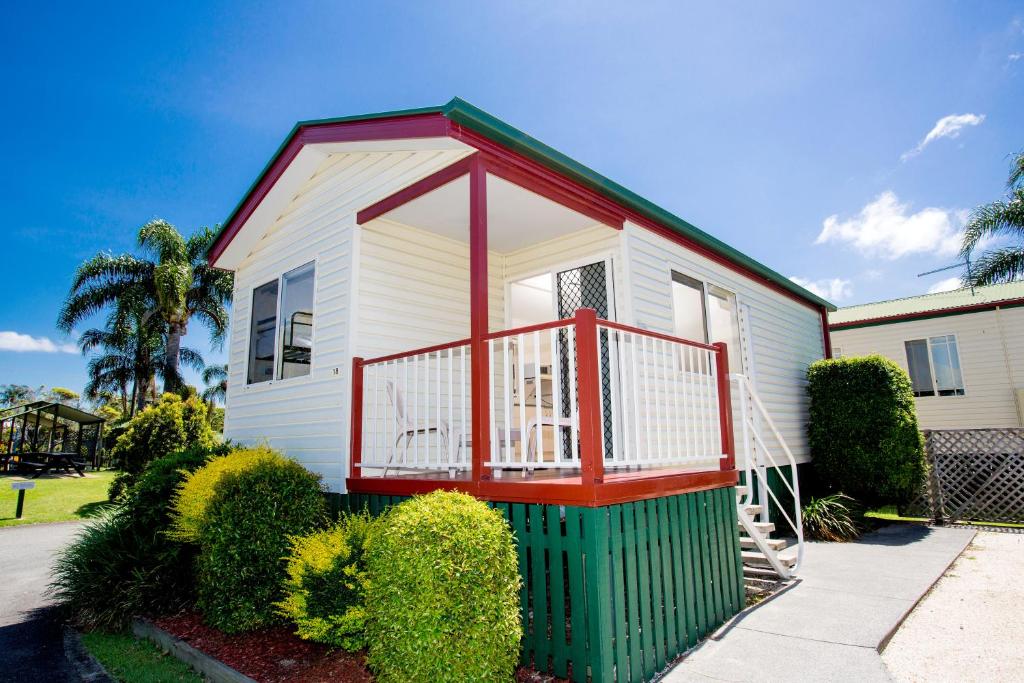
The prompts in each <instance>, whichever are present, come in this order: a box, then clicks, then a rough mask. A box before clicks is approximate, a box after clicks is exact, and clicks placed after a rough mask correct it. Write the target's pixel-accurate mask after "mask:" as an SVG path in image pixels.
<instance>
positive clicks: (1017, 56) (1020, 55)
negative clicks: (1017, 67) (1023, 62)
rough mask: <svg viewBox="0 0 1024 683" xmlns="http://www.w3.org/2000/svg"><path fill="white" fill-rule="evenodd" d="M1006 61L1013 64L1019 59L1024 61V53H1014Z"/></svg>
mask: <svg viewBox="0 0 1024 683" xmlns="http://www.w3.org/2000/svg"><path fill="white" fill-rule="evenodd" d="M1006 59H1007V60H1009V61H1011V62H1016V61H1017V60H1018V59H1024V52H1013V53H1011V54H1010V56H1009V57H1007V58H1006Z"/></svg>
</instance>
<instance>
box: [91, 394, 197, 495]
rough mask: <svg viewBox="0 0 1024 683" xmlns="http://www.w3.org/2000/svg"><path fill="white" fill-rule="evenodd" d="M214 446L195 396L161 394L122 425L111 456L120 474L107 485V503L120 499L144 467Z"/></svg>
mask: <svg viewBox="0 0 1024 683" xmlns="http://www.w3.org/2000/svg"><path fill="white" fill-rule="evenodd" d="M215 443H216V439H215V437H214V434H213V430H212V429H210V425H209V423H208V421H207V418H206V404H205V403H203V402H202V401H201V400H199V399H198V398H196V397H195V396H192V397H189V398H187V399H185V400H182V399H181V397H179V396H178V395H177V394H164V395H163V397H162V398H161V399H160V401H159V402H157V403H156V404H154V405H152V406H149V407H148V408H146V409H145V410H143V411H142V412H140V413H138V414H136V415H135V417H133V418H132V419H131V420H130V421H129V422H127V423H126V425H125V428H124V431H123V433H122V434H121V435H120V436H118V437H117V441H115V442H114V447H113V448H112V449H111V451H110V452H111V456H112V457H113V459H114V466H115V467H118V468H119V469H121V470H123V474H122V475H121V476H119V477H118V478H117V479H115V480H114V481H113V482H112V483H111V488H110V499H111V500H116V499H119V498H121V497H122V496H123V495H124V494H125V493H126V492H127V491H128V489H129V488H130V487H131V486H132V484H134V483H135V481H136V480H137V479H138V476H139V473H140V472H142V470H143V469H144V468H145V466H146V465H147V464H148V463H149V462H151V461H153V460H156V459H157V458H162V457H164V456H165V455H168V454H170V453H174V452H177V451H180V450H183V449H186V448H200V449H202V448H210V447H212V446H213V445H214V444H215Z"/></svg>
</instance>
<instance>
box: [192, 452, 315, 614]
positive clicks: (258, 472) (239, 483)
mask: <svg viewBox="0 0 1024 683" xmlns="http://www.w3.org/2000/svg"><path fill="white" fill-rule="evenodd" d="M326 517H327V515H326V506H325V502H324V496H323V492H322V491H321V488H320V477H319V476H317V475H315V474H313V473H312V472H310V471H309V470H307V469H305V468H304V467H302V465H299V464H298V463H296V462H294V461H292V460H288V459H286V458H279V459H267V458H260V459H258V460H257V462H256V464H255V465H253V466H251V467H248V468H245V469H242V470H239V471H232V472H226V473H224V474H223V475H222V476H221V478H220V480H219V481H218V482H217V484H216V485H215V487H214V495H213V498H212V499H211V500H210V501H209V504H208V505H207V507H206V509H205V512H204V513H203V516H202V519H203V521H202V524H201V526H200V528H199V534H198V540H199V558H198V561H197V576H198V581H197V589H198V600H197V605H198V607H199V609H200V611H201V612H202V613H203V617H204V619H205V620H206V622H207V623H208V624H209V625H211V626H214V627H216V628H219V629H220V630H222V631H225V632H226V633H240V632H243V631H250V630H254V629H258V628H261V627H264V626H268V625H271V624H273V623H277V622H279V621H280V620H281V616H280V614H279V613H278V611H277V609H276V608H275V605H276V604H277V603H279V602H280V601H281V600H282V599H283V598H284V590H283V584H284V580H285V565H286V561H285V556H286V555H287V554H288V545H289V543H288V539H289V538H290V537H292V536H297V535H302V534H307V533H309V532H311V531H313V530H315V529H317V528H321V527H322V526H323V524H324V523H325V522H326Z"/></svg>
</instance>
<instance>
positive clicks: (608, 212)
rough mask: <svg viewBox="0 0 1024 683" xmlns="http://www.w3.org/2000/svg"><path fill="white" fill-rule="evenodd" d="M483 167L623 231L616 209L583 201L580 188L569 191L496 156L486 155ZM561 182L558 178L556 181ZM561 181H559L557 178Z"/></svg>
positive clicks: (567, 187)
mask: <svg viewBox="0 0 1024 683" xmlns="http://www.w3.org/2000/svg"><path fill="white" fill-rule="evenodd" d="M484 158H485V163H486V166H487V171H488V172H490V173H493V174H494V175H496V176H498V177H499V178H502V179H504V180H507V181H508V182H510V183H512V184H514V185H518V186H519V187H521V188H523V189H525V190H529V191H530V192H533V193H535V194H539V195H540V196H542V197H546V198H547V199H550V200H551V201H553V202H555V203H557V204H561V205H562V206H564V207H566V208H569V209H572V210H573V211H575V212H577V213H580V214H583V215H584V216H587V217H588V218H591V219H593V220H594V221H595V222H597V223H602V224H604V225H607V226H608V227H611V228H615V229H616V230H622V225H623V217H622V212H621V211H615V210H614V209H615V207H607V206H604V205H603V203H602V204H598V203H596V202H595V201H593V198H591V197H585V196H583V195H581V194H580V193H579V191H578V190H579V188H578V187H577V188H571V187H569V186H567V185H566V184H565V183H563V182H555V180H554V178H553V177H552V176H553V174H550V173H549V174H539V173H537V172H536V171H527V170H525V169H521V168H518V167H517V166H515V165H513V164H511V163H509V162H507V161H505V160H504V159H501V158H499V157H497V156H495V155H494V154H492V153H486V156H485V157H484ZM559 178H560V177H559ZM560 179H561V178H560Z"/></svg>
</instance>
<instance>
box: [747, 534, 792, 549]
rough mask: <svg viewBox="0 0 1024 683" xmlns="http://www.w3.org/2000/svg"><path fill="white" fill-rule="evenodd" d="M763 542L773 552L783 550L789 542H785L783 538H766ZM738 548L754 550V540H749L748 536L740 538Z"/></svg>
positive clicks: (755, 544)
mask: <svg viewBox="0 0 1024 683" xmlns="http://www.w3.org/2000/svg"><path fill="white" fill-rule="evenodd" d="M764 541H765V543H767V544H768V547H769V548H771V549H772V550H775V551H779V550H785V549H786V548H787V547H788V546H789V541H787V540H786V539H784V538H766V539H764ZM740 547H741V548H751V549H756V548H757V543H755V542H754V539H752V538H750V537H749V536H741V537H740Z"/></svg>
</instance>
